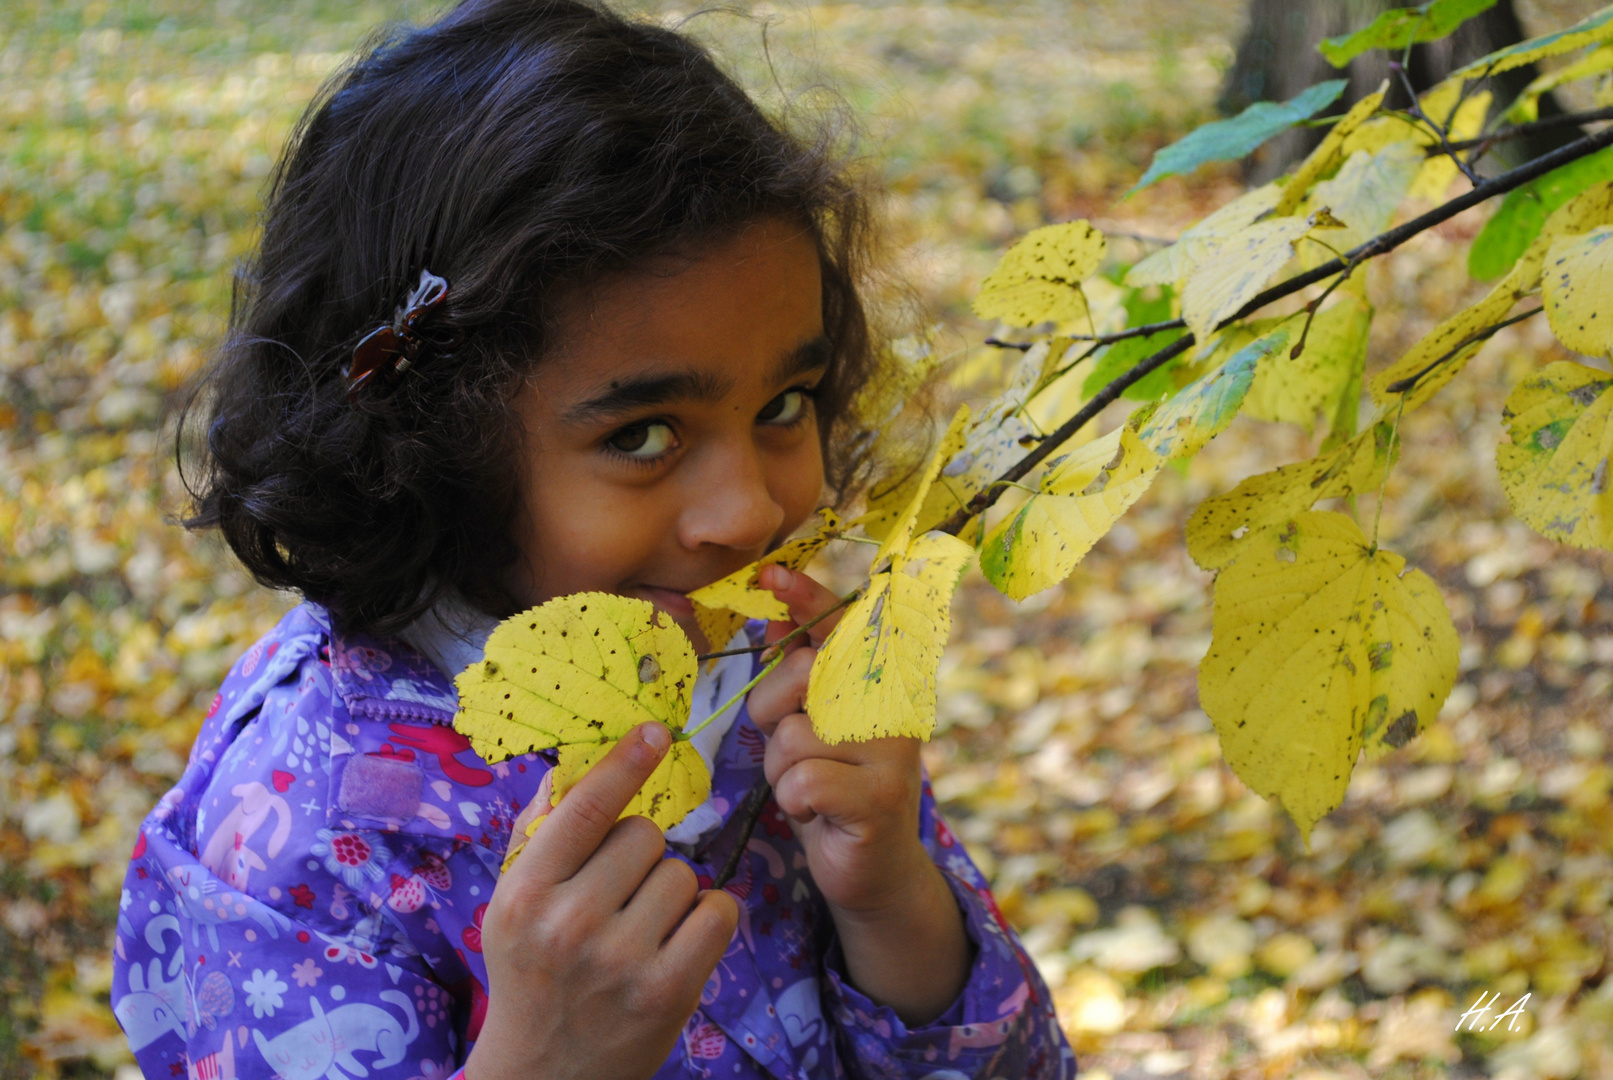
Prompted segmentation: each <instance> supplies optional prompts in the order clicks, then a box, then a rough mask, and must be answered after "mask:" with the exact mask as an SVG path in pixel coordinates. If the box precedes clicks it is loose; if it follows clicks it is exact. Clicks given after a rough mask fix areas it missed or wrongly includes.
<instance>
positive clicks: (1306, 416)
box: [1243, 294, 1372, 430]
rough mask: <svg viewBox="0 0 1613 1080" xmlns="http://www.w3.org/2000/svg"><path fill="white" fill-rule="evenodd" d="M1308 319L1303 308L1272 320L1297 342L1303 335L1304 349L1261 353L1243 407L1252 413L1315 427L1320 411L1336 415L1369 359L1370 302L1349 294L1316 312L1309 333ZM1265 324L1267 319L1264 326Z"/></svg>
mask: <svg viewBox="0 0 1613 1080" xmlns="http://www.w3.org/2000/svg"><path fill="white" fill-rule="evenodd" d="M1306 318H1307V315H1306V313H1305V312H1303V311H1301V312H1299V313H1297V314H1294V315H1290V316H1289V317H1288V318H1286V319H1281V320H1270V322H1271V323H1275V324H1276V325H1280V326H1282V327H1283V328H1284V329H1286V330H1287V331H1288V335H1289V339H1290V340H1291V341H1294V342H1296V343H1297V342H1298V341H1299V338H1300V335H1301V334H1304V335H1305V347H1304V349H1302V350H1301V351H1300V354H1299V355H1298V356H1290V355H1289V350H1287V349H1274V350H1272V351H1270V352H1268V353H1267V354H1266V355H1265V356H1263V357H1261V359H1260V363H1259V364H1258V365H1257V366H1256V368H1255V378H1254V382H1253V383H1251V384H1250V386H1249V394H1248V396H1247V397H1246V398H1245V399H1244V402H1243V411H1244V412H1246V413H1248V414H1249V415H1250V416H1253V417H1255V418H1256V419H1258V420H1277V421H1284V422H1287V423H1290V424H1300V425H1302V426H1303V427H1304V428H1305V429H1306V430H1311V429H1313V428H1314V427H1315V426H1316V418H1317V416H1318V415H1321V416H1322V417H1324V419H1325V418H1328V417H1331V416H1332V415H1333V413H1334V412H1335V410H1337V408H1338V405H1339V398H1340V396H1341V395H1342V394H1343V393H1344V392H1345V389H1346V388H1347V387H1348V386H1349V385H1350V384H1351V382H1352V380H1353V377H1354V376H1355V375H1356V373H1357V372H1358V371H1359V370H1360V368H1361V365H1362V364H1363V363H1365V361H1366V355H1367V332H1368V330H1369V329H1370V328H1371V326H1372V307H1371V305H1369V304H1367V303H1366V302H1365V301H1364V300H1361V299H1359V298H1358V297H1356V296H1354V295H1353V294H1346V295H1344V296H1342V297H1340V298H1339V299H1338V300H1336V301H1334V302H1333V303H1332V304H1330V305H1328V306H1327V307H1325V308H1323V309H1322V310H1320V311H1318V312H1317V313H1316V317H1315V318H1314V319H1313V320H1312V321H1311V324H1310V330H1309V332H1306V330H1305V320H1306ZM1265 323H1266V321H1264V320H1263V322H1262V325H1265Z"/></svg>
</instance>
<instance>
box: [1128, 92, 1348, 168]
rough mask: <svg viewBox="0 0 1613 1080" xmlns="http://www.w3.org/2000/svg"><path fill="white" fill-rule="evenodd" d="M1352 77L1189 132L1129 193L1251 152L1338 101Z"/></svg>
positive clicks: (1256, 106)
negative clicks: (1212, 163)
mask: <svg viewBox="0 0 1613 1080" xmlns="http://www.w3.org/2000/svg"><path fill="white" fill-rule="evenodd" d="M1348 83H1349V80H1348V79H1330V80H1329V81H1327V82H1324V83H1317V84H1316V85H1315V86H1312V87H1310V88H1309V89H1307V90H1303V91H1301V92H1300V93H1299V94H1298V95H1296V96H1294V97H1292V98H1290V99H1289V100H1287V101H1285V102H1283V103H1281V104H1278V103H1276V102H1272V101H1257V102H1255V103H1254V104H1253V105H1251V106H1249V107H1248V108H1247V109H1245V110H1243V112H1241V113H1239V114H1238V115H1237V116H1234V117H1233V118H1232V119H1230V120H1217V121H1214V122H1213V123H1209V124H1205V125H1204V126H1202V127H1200V128H1198V129H1196V130H1194V131H1192V132H1189V133H1188V134H1187V135H1186V136H1185V137H1183V138H1181V139H1179V140H1177V141H1176V142H1173V143H1171V144H1170V145H1169V146H1167V147H1165V148H1164V149H1162V150H1161V151H1160V152H1159V153H1157V154H1155V155H1154V160H1153V162H1152V163H1151V164H1150V165H1149V166H1148V171H1147V172H1145V173H1143V178H1142V179H1141V180H1139V181H1137V183H1136V186H1134V187H1133V188H1132V189H1131V190H1130V191H1128V192H1126V195H1128V196H1130V195H1133V194H1136V193H1137V192H1139V191H1141V190H1142V189H1143V188H1145V187H1147V186H1148V185H1149V184H1152V183H1153V182H1154V181H1156V180H1162V179H1164V178H1165V177H1167V176H1177V175H1179V174H1182V173H1190V172H1192V171H1193V170H1194V169H1196V168H1198V167H1199V166H1200V165H1203V164H1205V163H1207V162H1211V161H1232V160H1234V159H1236V158H1241V157H1243V156H1244V155H1245V154H1248V153H1251V152H1252V151H1253V150H1254V149H1255V148H1256V147H1258V146H1259V145H1260V144H1261V143H1263V142H1265V141H1266V140H1267V139H1269V138H1271V137H1272V136H1273V135H1278V134H1280V133H1282V132H1284V131H1287V130H1288V129H1289V128H1291V127H1293V126H1294V125H1295V124H1297V123H1299V122H1300V121H1302V120H1309V119H1310V118H1311V117H1312V116H1315V115H1316V114H1317V113H1318V112H1320V111H1322V110H1323V109H1325V108H1327V107H1328V106H1329V105H1331V104H1333V102H1335V101H1337V100H1338V97H1339V95H1340V94H1342V93H1344V87H1345V86H1346V85H1348Z"/></svg>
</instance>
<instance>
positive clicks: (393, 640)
mask: <svg viewBox="0 0 1613 1080" xmlns="http://www.w3.org/2000/svg"><path fill="white" fill-rule="evenodd" d="M330 673H331V680H332V682H333V683H334V684H335V687H336V693H337V695H338V696H339V697H340V698H341V699H342V703H343V704H345V705H346V706H347V710H348V712H350V713H351V714H352V715H353V716H354V717H355V718H362V719H368V720H389V721H398V720H412V721H416V722H421V721H423V722H425V723H430V724H444V725H447V724H452V723H453V720H454V713H455V711H457V710H458V708H459V693H458V691H457V690H455V689H454V684H453V682H452V680H450V679H449V677H448V676H447V675H446V674H445V673H443V672H442V671H441V670H439V669H438V668H437V666H436V665H435V664H433V663H432V662H431V661H430V660H427V659H426V658H425V657H424V656H422V655H420V653H419V652H418V651H417V650H416V649H414V648H413V647H411V646H410V645H409V644H408V643H407V642H405V641H404V640H403V639H402V638H399V637H379V636H375V635H371V634H364V633H353V634H347V633H342V632H341V631H339V630H336V629H332V631H331V636H330Z"/></svg>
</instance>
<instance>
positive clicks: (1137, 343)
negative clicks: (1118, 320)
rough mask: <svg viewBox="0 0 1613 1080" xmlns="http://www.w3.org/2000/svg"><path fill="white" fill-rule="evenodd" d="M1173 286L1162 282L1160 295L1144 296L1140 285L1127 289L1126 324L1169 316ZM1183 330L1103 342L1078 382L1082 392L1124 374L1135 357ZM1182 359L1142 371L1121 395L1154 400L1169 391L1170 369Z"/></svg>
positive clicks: (1093, 391)
mask: <svg viewBox="0 0 1613 1080" xmlns="http://www.w3.org/2000/svg"><path fill="white" fill-rule="evenodd" d="M1173 294H1174V290H1173V289H1171V287H1170V286H1168V285H1167V286H1163V287H1162V288H1161V289H1160V290H1159V296H1158V297H1155V298H1152V299H1150V298H1146V297H1144V296H1143V293H1142V290H1141V289H1132V290H1129V292H1128V295H1127V296H1126V326H1127V328H1128V329H1129V328H1131V327H1134V326H1147V325H1148V324H1149V323H1157V322H1164V321H1165V320H1166V319H1169V318H1170V317H1171V301H1172V296H1173ZM1183 333H1185V331H1183V330H1162V331H1160V332H1159V333H1157V334H1149V335H1147V336H1145V337H1135V338H1127V339H1126V340H1125V341H1117V342H1115V343H1114V344H1113V345H1109V346H1106V347H1105V348H1104V349H1103V351H1102V352H1100V353H1098V355H1097V360H1096V362H1095V363H1094V364H1093V366H1092V371H1091V372H1090V373H1088V375H1087V377H1086V381H1085V382H1084V383H1082V384H1081V393H1082V394H1083V395H1084V396H1086V397H1089V398H1090V397H1091V396H1092V395H1093V394H1096V393H1097V392H1098V391H1099V390H1102V389H1103V388H1104V387H1105V386H1108V385H1109V384H1110V383H1112V382H1114V381H1115V379H1117V378H1119V377H1120V376H1121V375H1124V374H1125V373H1126V372H1128V371H1130V370H1131V369H1132V368H1134V367H1136V366H1137V363H1138V361H1140V360H1144V359H1147V358H1148V357H1150V356H1152V355H1154V354H1155V353H1156V352H1158V351H1159V350H1161V349H1163V348H1164V347H1165V346H1167V345H1169V344H1170V343H1171V342H1173V341H1175V340H1176V339H1177V338H1179V337H1181V336H1182V334H1183ZM1180 363H1181V357H1177V358H1176V359H1174V360H1172V361H1170V362H1169V363H1167V364H1165V365H1164V366H1163V367H1160V368H1158V369H1156V370H1154V371H1151V372H1149V373H1148V374H1147V375H1144V376H1143V377H1142V378H1141V379H1139V380H1137V381H1136V382H1135V383H1132V384H1131V385H1130V386H1128V387H1126V389H1125V390H1124V391H1122V392H1121V395H1120V396H1121V397H1123V398H1125V399H1127V400H1128V401H1157V400H1159V399H1160V398H1162V397H1164V396H1165V395H1166V394H1168V393H1170V392H1171V390H1172V389H1174V387H1175V382H1174V380H1173V378H1172V376H1173V373H1174V372H1175V369H1176V368H1177V366H1178V365H1180Z"/></svg>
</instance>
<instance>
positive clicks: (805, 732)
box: [752, 665, 869, 786]
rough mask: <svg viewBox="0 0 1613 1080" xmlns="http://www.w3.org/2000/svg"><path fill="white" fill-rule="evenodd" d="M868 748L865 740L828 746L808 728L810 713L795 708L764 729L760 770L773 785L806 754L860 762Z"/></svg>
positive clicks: (806, 756) (811, 756) (813, 756)
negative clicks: (769, 729)
mask: <svg viewBox="0 0 1613 1080" xmlns="http://www.w3.org/2000/svg"><path fill="white" fill-rule="evenodd" d="M780 666H783V665H780ZM756 689H757V690H760V689H761V687H760V686H757V688H756ZM752 693H755V691H752ZM868 751H869V744H868V743H857V742H843V743H839V744H837V745H835V746H830V745H829V744H828V743H826V742H824V741H823V740H822V739H820V738H818V733H817V732H816V731H814V730H812V718H811V717H809V716H808V715H807V714H806V713H803V712H795V713H791V714H790V715H788V716H786V717H784V718H783V719H782V720H780V721H779V722H778V723H777V724H775V725H774V727H773V730H772V731H770V732H768V740H767V750H766V751H765V756H764V757H763V758H762V771H763V773H764V774H765V775H766V776H767V782H768V783H769V784H773V785H775V786H776V785H777V784H778V781H779V777H781V776H783V775H784V774H785V773H786V772H788V771H789V770H790V767H791V766H793V765H795V764H796V763H797V762H801V761H805V760H806V759H808V758H827V759H829V760H831V761H843V762H846V763H847V764H861V763H862V762H863V761H864V760H865V759H866V758H867V757H868V756H869V753H868Z"/></svg>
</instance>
